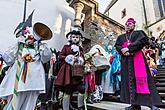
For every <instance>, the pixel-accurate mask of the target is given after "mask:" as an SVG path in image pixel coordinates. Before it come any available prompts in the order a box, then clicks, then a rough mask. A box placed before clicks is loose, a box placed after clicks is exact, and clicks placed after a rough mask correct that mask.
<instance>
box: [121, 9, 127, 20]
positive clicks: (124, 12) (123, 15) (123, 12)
mask: <svg viewBox="0 0 165 110" xmlns="http://www.w3.org/2000/svg"><path fill="white" fill-rule="evenodd" d="M125 16H126V9H125V8H124V10H123V11H122V12H121V18H124V17H125Z"/></svg>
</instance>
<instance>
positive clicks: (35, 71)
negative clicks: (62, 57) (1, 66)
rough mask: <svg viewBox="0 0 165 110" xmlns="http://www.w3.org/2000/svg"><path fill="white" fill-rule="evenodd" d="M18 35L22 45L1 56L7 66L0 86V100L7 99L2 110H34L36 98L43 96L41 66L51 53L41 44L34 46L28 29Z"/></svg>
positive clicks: (43, 78) (30, 31) (43, 79)
mask: <svg viewBox="0 0 165 110" xmlns="http://www.w3.org/2000/svg"><path fill="white" fill-rule="evenodd" d="M40 28H41V27H40ZM21 33H22V34H21V36H20V37H22V38H23V39H25V41H24V42H23V40H22V41H18V43H17V45H15V46H13V47H11V48H9V50H7V51H6V52H4V53H3V55H2V58H3V60H4V62H5V63H6V64H7V65H8V66H10V68H9V69H8V71H7V72H6V76H5V77H4V79H3V81H2V83H1V85H0V97H1V98H3V99H7V105H6V107H5V108H4V110H34V109H35V105H36V101H37V98H38V96H39V94H40V93H41V92H42V93H43V92H45V71H44V68H43V64H42V63H45V62H47V61H49V60H50V58H51V52H50V49H49V48H47V45H46V44H44V43H41V42H40V43H36V42H35V41H36V40H35V38H34V35H33V31H32V29H31V28H29V27H26V28H24V29H23V30H21ZM43 34H44V33H43ZM43 34H42V35H43ZM43 36H44V35H43Z"/></svg>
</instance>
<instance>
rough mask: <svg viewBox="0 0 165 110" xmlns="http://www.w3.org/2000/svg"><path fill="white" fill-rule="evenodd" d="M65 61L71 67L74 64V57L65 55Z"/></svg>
mask: <svg viewBox="0 0 165 110" xmlns="http://www.w3.org/2000/svg"><path fill="white" fill-rule="evenodd" d="M65 61H66V62H67V63H68V64H70V65H73V64H74V56H73V55H67V56H66V58H65Z"/></svg>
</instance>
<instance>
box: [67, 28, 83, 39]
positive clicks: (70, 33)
mask: <svg viewBox="0 0 165 110" xmlns="http://www.w3.org/2000/svg"><path fill="white" fill-rule="evenodd" d="M72 34H74V35H80V36H81V38H83V35H82V34H81V32H80V31H76V30H73V31H71V32H69V33H68V34H67V35H66V38H68V37H69V35H72Z"/></svg>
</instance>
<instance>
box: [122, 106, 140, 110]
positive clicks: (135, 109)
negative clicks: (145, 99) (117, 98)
mask: <svg viewBox="0 0 165 110" xmlns="http://www.w3.org/2000/svg"><path fill="white" fill-rule="evenodd" d="M125 110H141V106H140V105H131V106H129V107H126V108H125Z"/></svg>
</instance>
